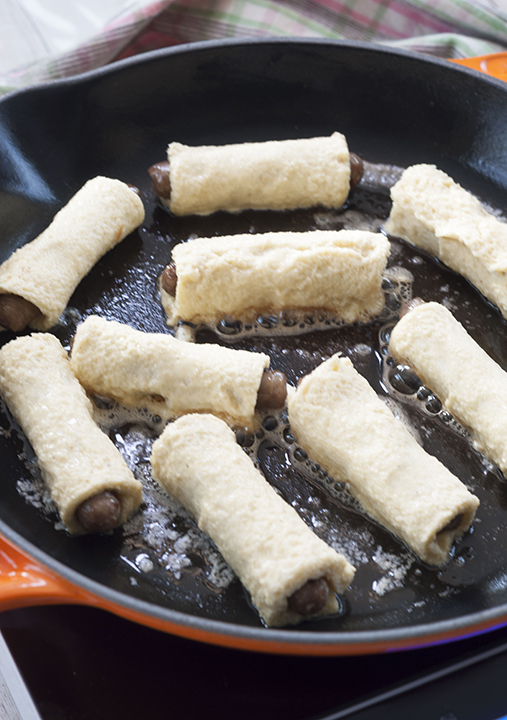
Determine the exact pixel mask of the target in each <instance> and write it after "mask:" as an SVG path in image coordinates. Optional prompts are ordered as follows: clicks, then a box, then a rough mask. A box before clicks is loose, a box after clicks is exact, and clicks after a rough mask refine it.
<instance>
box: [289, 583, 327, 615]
mask: <svg viewBox="0 0 507 720" xmlns="http://www.w3.org/2000/svg"><path fill="white" fill-rule="evenodd" d="M328 597H329V585H328V584H327V581H326V579H325V578H318V579H317V580H308V581H307V582H306V583H305V584H304V585H303V586H302V587H300V588H299V590H296V592H294V593H292V595H291V596H290V597H289V598H288V600H287V604H288V607H289V610H292V611H293V612H296V613H298V614H299V615H303V617H308V616H309V615H317V614H318V613H320V612H322V610H323V609H324V608H325V606H326V603H327V599H328Z"/></svg>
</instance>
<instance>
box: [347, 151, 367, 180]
mask: <svg viewBox="0 0 507 720" xmlns="http://www.w3.org/2000/svg"><path fill="white" fill-rule="evenodd" d="M363 172H364V165H363V161H362V160H361V158H360V157H359V155H356V154H355V153H350V187H355V186H356V185H357V184H358V183H359V182H360V180H361V178H362V177H363Z"/></svg>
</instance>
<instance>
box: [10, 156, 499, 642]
mask: <svg viewBox="0 0 507 720" xmlns="http://www.w3.org/2000/svg"><path fill="white" fill-rule="evenodd" d="M398 175H399V171H398V170H397V169H396V168H390V167H385V166H373V165H368V164H366V172H365V175H364V178H363V180H362V182H361V184H360V185H359V186H358V187H356V188H354V189H353V190H352V191H351V195H350V197H349V201H348V203H347V205H346V206H345V208H343V209H342V210H339V211H335V210H333V211H326V210H321V209H319V210H315V209H313V210H305V211H290V212H279V213H277V212H259V211H258V212H244V213H241V214H239V215H228V214H225V213H218V214H216V215H212V216H209V217H187V218H176V217H173V216H171V215H170V214H169V213H168V212H167V211H166V210H165V209H163V208H162V207H161V206H160V205H159V204H158V202H157V201H156V199H155V197H154V195H153V193H152V192H151V190H150V188H149V186H148V185H147V186H146V188H144V189H143V201H144V202H145V205H146V207H147V218H146V221H145V223H144V225H143V227H142V228H141V229H140V230H139V231H138V232H137V233H135V234H134V235H132V236H130V237H129V238H128V239H127V240H125V241H124V242H123V243H122V245H121V246H120V247H119V248H117V249H115V250H113V251H112V252H111V253H109V255H107V256H106V257H105V258H103V259H102V260H101V261H100V262H99V264H98V265H97V266H96V267H95V268H94V270H93V271H92V273H90V275H89V276H88V277H87V278H86V279H85V280H84V281H83V283H82V284H81V285H80V286H79V288H78V289H77V291H76V293H75V295H74V297H73V298H72V300H71V305H70V306H69V308H68V309H67V311H66V313H65V315H64V317H63V320H62V322H61V323H60V324H59V325H58V326H56V328H54V332H55V334H56V335H57V336H58V337H59V339H60V340H61V341H62V343H63V345H64V346H65V347H66V348H67V349H68V348H69V347H70V342H71V338H72V335H73V333H74V331H75V328H76V326H77V324H78V323H79V322H81V321H82V320H83V319H84V318H85V317H86V316H88V315H90V314H98V315H102V316H104V317H107V318H112V319H117V320H120V321H123V322H128V323H130V324H132V325H134V326H135V327H137V328H139V329H142V330H147V331H160V332H167V331H168V329H167V327H166V324H165V316H164V313H163V311H162V308H161V305H160V301H159V296H158V276H159V274H160V272H161V271H162V269H163V268H164V266H165V265H166V264H167V262H168V261H169V257H170V248H171V247H172V245H174V244H175V243H177V242H180V241H184V240H186V239H188V238H189V237H195V236H210V235H213V234H217V235H225V234H236V233H241V232H266V231H269V230H280V231H282V230H293V231H304V230H311V229H340V228H342V227H345V228H347V229H367V230H373V231H376V230H378V229H380V228H381V227H382V225H383V222H384V221H385V219H386V218H387V216H388V214H389V208H390V200H389V190H388V188H389V186H390V184H392V183H393V182H394V181H395V180H396V179H397V177H398ZM391 240H392V251H391V257H390V261H389V269H388V271H387V273H386V276H385V280H384V290H385V294H386V309H385V310H384V312H383V314H382V316H381V317H380V318H378V319H377V320H375V321H374V322H371V323H369V324H367V325H356V326H338V325H337V324H333V323H332V322H330V321H329V319H326V320H323V321H321V320H320V319H319V317H318V316H315V315H314V316H311V317H306V316H301V317H299V318H298V320H297V323H295V321H294V322H290V323H286V325H285V326H283V327H281V325H280V319H279V318H273V317H263V318H259V320H258V322H257V323H256V324H255V325H252V326H249V327H246V328H245V327H241V326H238V325H237V324H234V323H233V324H228V323H226V322H224V323H221V324H219V326H218V327H217V328H216V329H215V332H211V331H210V330H206V329H199V330H198V331H197V334H196V341H197V342H204V341H206V342H219V343H221V344H224V345H230V346H232V347H235V348H243V349H248V350H254V351H261V352H265V353H267V354H269V355H270V357H271V367H272V368H274V369H280V370H283V371H284V372H285V373H286V375H287V378H288V381H289V383H290V384H292V385H295V384H296V383H297V381H298V379H299V378H300V377H302V376H303V375H305V374H307V373H309V372H310V371H311V370H313V369H314V368H315V367H316V366H317V365H319V364H320V363H321V362H322V361H324V360H325V359H327V358H328V357H329V356H330V355H332V354H334V353H336V352H338V351H339V352H341V353H342V354H343V355H344V356H348V357H350V359H351V360H352V362H353V364H354V366H355V367H356V368H357V369H358V370H359V371H360V372H361V373H362V374H363V375H365V376H366V377H367V378H368V380H369V381H370V383H371V384H372V385H373V387H374V388H375V389H376V390H377V392H378V393H379V394H380V395H382V396H383V397H385V400H386V402H387V403H388V404H389V406H390V407H391V409H393V410H395V412H396V414H397V415H398V416H399V417H400V418H402V419H403V420H404V421H405V422H406V423H407V424H408V426H409V427H410V428H411V429H412V430H413V431H414V433H415V434H416V436H417V437H418V438H419V440H420V442H421V443H422V444H423V445H424V447H425V448H426V449H427V450H428V451H429V452H430V453H432V454H435V455H437V457H438V458H439V459H440V460H441V461H442V462H444V464H445V465H446V466H447V467H448V468H449V469H450V470H451V471H452V472H453V473H454V474H456V475H457V476H458V477H459V478H460V479H461V480H463V482H465V484H466V485H467V486H468V487H469V488H470V490H471V491H472V492H474V493H475V494H476V495H477V496H478V497H479V499H480V501H481V505H480V508H479V510H478V513H477V517H476V520H475V522H474V524H473V527H472V529H471V531H470V532H469V533H467V534H466V535H465V536H464V537H463V538H462V539H461V540H460V541H459V542H458V543H457V544H456V545H455V547H454V549H453V552H452V555H451V557H450V560H449V562H448V563H447V564H446V565H445V566H444V567H442V568H430V567H429V566H426V565H424V564H423V563H422V562H421V561H419V560H418V559H417V558H416V557H415V556H414V555H413V554H412V553H411V552H410V551H409V550H408V549H407V548H406V547H405V546H404V545H403V544H402V543H401V542H400V541H398V540H397V539H396V538H395V537H393V536H392V535H390V534H389V533H388V532H387V531H386V530H384V529H383V528H382V527H380V526H379V525H378V524H376V523H375V522H374V521H372V520H371V519H369V518H368V517H366V516H365V515H364V513H362V512H361V509H360V508H359V507H358V506H357V504H356V503H355V502H354V501H353V500H352V499H351V498H350V496H349V495H348V493H347V492H346V490H345V488H344V487H343V486H342V485H340V483H338V482H336V481H335V480H334V479H332V478H330V477H328V476H327V474H326V473H325V471H324V470H322V468H320V467H318V466H317V465H315V464H314V463H312V462H311V460H310V459H309V458H308V456H307V454H306V453H305V451H303V450H302V449H301V448H299V447H297V445H296V443H295V442H294V438H293V437H292V435H291V431H290V426H289V425H288V422H287V415H286V412H285V411H282V412H280V413H278V414H276V415H265V416H264V418H263V423H262V428H261V429H260V430H259V431H258V432H257V433H256V434H255V435H253V434H251V433H248V432H245V431H243V430H241V429H238V431H237V440H238V443H240V444H241V445H242V446H243V447H244V449H245V451H246V452H247V453H248V454H250V455H251V456H252V458H253V459H254V461H255V462H256V463H257V464H258V466H259V467H260V468H261V469H262V470H263V472H264V473H265V475H266V477H267V478H268V480H269V481H270V482H271V483H272V484H273V486H274V487H275V488H276V489H277V491H278V492H279V493H280V494H281V495H282V496H283V497H284V498H285V500H287V502H289V503H290V504H291V505H292V506H293V507H295V508H296V510H297V511H298V512H299V513H300V515H301V516H302V517H303V519H304V520H305V521H306V522H307V523H308V524H309V525H310V526H311V527H312V529H313V530H314V531H315V532H316V533H317V535H319V536H320V537H321V538H323V539H324V540H325V541H326V542H328V543H329V544H330V545H331V546H333V547H334V548H335V549H336V550H338V551H339V552H343V553H344V554H345V556H346V557H347V558H348V559H349V560H350V562H352V564H353V565H354V566H355V567H356V568H357V572H356V577H355V579H354V581H353V583H352V585H351V587H350V589H349V590H348V591H347V592H346V593H345V595H344V597H343V598H342V600H343V602H342V606H341V610H340V613H339V615H337V616H335V617H333V618H326V619H319V620H314V621H308V622H307V623H304V624H303V625H302V626H300V628H299V629H305V628H308V629H309V630H318V631H340V630H343V631H358V630H371V629H372V628H373V627H374V628H375V629H377V628H378V629H380V628H391V627H394V626H410V625H417V624H420V623H423V622H427V621H428V617H431V619H432V620H435V621H437V620H446V619H449V618H453V617H455V616H456V608H459V607H460V606H464V607H466V609H467V612H473V611H474V610H481V609H483V608H484V606H488V598H492V599H493V598H494V595H495V592H496V589H497V588H499V587H502V586H503V583H504V582H505V578H506V577H507V576H506V574H505V569H504V568H506V567H507V549H506V548H504V546H503V542H502V536H503V533H504V530H505V527H506V526H507V486H506V483H505V480H504V479H503V477H502V476H501V475H500V473H499V472H498V471H497V470H496V468H495V467H493V466H492V465H491V464H490V463H488V462H487V461H486V460H485V459H484V458H483V457H482V456H480V455H479V454H478V453H477V452H476V451H475V450H473V449H472V447H471V445H470V442H469V440H468V436H467V433H466V431H464V430H463V429H462V428H460V427H459V426H458V425H457V424H456V423H455V422H454V421H453V420H452V418H451V417H450V416H449V415H448V414H447V413H446V412H445V411H443V410H442V408H441V406H440V403H439V401H438V399H437V398H435V397H434V396H432V395H431V393H430V392H429V391H428V390H426V388H424V387H423V386H421V385H420V383H419V382H418V380H417V378H416V377H415V376H414V375H413V374H412V373H410V372H408V371H407V370H406V369H405V368H401V367H398V366H396V363H395V362H394V360H393V359H392V358H391V357H390V356H389V354H388V349H387V346H388V339H389V332H390V328H391V327H392V325H393V324H394V322H395V321H396V319H397V317H398V314H399V311H400V309H401V308H402V307H403V304H404V303H405V302H406V301H407V300H409V299H410V298H411V297H412V296H419V297H422V298H423V299H424V300H436V301H437V302H442V303H444V304H445V305H446V306H447V307H449V308H450V309H451V310H452V311H453V313H454V314H455V315H456V317H457V318H458V319H459V320H460V322H462V323H463V324H464V325H465V327H466V328H467V330H468V331H469V332H470V333H471V334H472V335H473V336H474V337H475V338H476V340H478V342H479V343H480V344H481V345H482V346H483V347H484V348H485V349H486V351H487V352H488V353H489V354H491V355H492V356H493V358H494V359H495V360H496V361H497V362H499V363H500V364H501V365H502V366H503V367H504V368H505V367H507V344H506V342H505V341H503V340H502V338H503V336H504V334H505V323H504V321H503V320H502V319H501V316H500V313H499V312H498V311H497V310H496V309H495V308H493V307H492V306H491V305H490V304H489V303H487V302H486V301H485V300H484V299H483V298H482V297H481V296H480V295H479V293H478V292H477V291H475V290H474V289H473V288H472V287H471V286H470V285H469V284H468V283H467V282H466V281H464V280H463V279H462V278H461V277H459V276H458V275H456V274H455V273H453V272H451V271H449V270H447V269H446V268H445V267H444V266H443V265H441V264H440V263H438V262H437V261H434V260H433V259H432V258H430V257H427V256H426V255H425V254H424V253H423V252H421V251H420V250H417V249H415V248H410V247H408V246H407V245H406V244H405V243H403V242H402V241H397V240H396V239H393V238H392V239H391ZM273 328H275V332H276V334H274V331H273ZM280 331H281V332H280ZM95 404H96V414H97V420H98V422H99V423H100V425H101V426H102V428H103V429H104V430H105V431H106V432H107V433H108V434H109V436H110V437H111V439H112V440H113V441H114V442H115V444H116V445H117V447H118V448H119V450H120V451H121V452H122V454H123V455H124V457H125V458H126V460H127V462H128V464H129V466H130V467H131V469H132V470H133V471H134V473H135V474H136V476H137V477H138V478H139V479H140V480H142V482H143V484H144V488H145V490H144V493H145V496H144V503H143V506H142V508H141V510H140V512H138V513H137V514H136V515H135V516H134V517H133V518H131V519H130V520H129V521H128V522H127V523H126V525H125V526H124V527H123V528H122V529H119V530H117V531H115V532H114V533H113V534H112V535H108V536H100V537H94V536H84V537H78V538H69V537H68V535H67V533H66V531H65V529H64V528H63V525H62V524H61V523H60V521H59V520H58V516H57V514H56V510H55V508H54V506H53V503H52V501H51V499H50V497H49V495H48V493H47V491H46V490H45V488H44V486H43V483H42V481H41V479H40V476H39V474H38V470H37V466H36V462H35V460H34V458H33V453H32V452H31V450H30V448H29V447H27V446H26V442H25V441H24V440H23V436H22V434H21V433H20V432H19V431H18V432H15V433H14V434H13V433H12V432H11V420H10V419H9V418H8V414H7V413H6V412H5V410H4V415H3V420H2V428H3V430H2V433H1V437H0V440H1V441H2V443H10V444H12V440H13V438H14V440H15V447H16V450H17V451H18V452H19V451H21V453H22V454H24V457H25V463H24V466H25V469H24V472H23V473H22V476H21V477H20V478H18V479H17V483H16V491H17V492H18V493H19V494H20V495H21V496H22V497H23V498H24V502H25V504H26V508H27V509H26V512H27V513H33V515H34V518H35V520H34V521H35V522H36V523H38V524H39V525H41V523H43V524H44V525H45V526H46V529H45V530H44V534H48V532H49V534H50V535H51V536H52V537H51V539H50V540H49V541H47V543H46V544H49V545H51V544H55V543H56V544H58V543H59V544H60V545H61V546H62V547H64V548H67V549H69V548H71V549H70V552H71V553H73V554H74V555H75V557H74V563H75V567H76V569H77V570H78V571H79V570H84V571H85V572H86V574H88V575H90V574H91V575H92V576H93V578H94V579H96V580H98V581H99V582H103V583H105V584H107V585H112V586H113V587H115V588H116V589H120V590H123V591H124V592H127V593H128V594H130V595H133V596H134V597H138V598H140V599H143V600H149V601H151V602H155V603H157V604H160V605H162V606H166V607H169V608H171V609H174V610H178V611H181V612H186V613H191V614H192V615H196V616H201V617H204V618H209V619H215V620H225V621H228V622H234V623H240V624H242V625H250V626H254V627H255V626H258V625H259V624H260V620H259V618H258V615H257V613H256V611H255V610H254V609H253V608H252V607H251V604H250V601H249V598H248V597H247V595H246V593H245V591H244V590H243V588H242V586H241V584H240V583H239V581H238V580H237V578H235V576H234V574H233V573H232V571H231V570H230V568H229V567H228V566H227V565H226V563H225V562H224V560H223V559H222V558H221V556H220V555H219V553H218V551H217V550H216V548H215V547H214V546H213V544H212V543H211V542H210V540H209V539H208V538H207V537H205V536H204V535H203V534H202V533H201V532H200V531H199V530H198V529H197V528H196V526H195V524H194V522H193V521H192V519H191V518H190V517H189V515H188V513H186V511H185V510H184V509H183V508H182V507H181V506H180V505H179V504H178V503H176V502H175V501H174V500H172V499H171V498H169V497H168V496H167V495H166V494H165V493H164V492H163V491H162V490H161V489H160V487H159V486H158V485H157V484H156V483H155V482H154V481H153V480H152V478H151V473H150V465H149V456H150V451H151V445H152V443H153V441H154V439H155V438H156V437H157V435H158V434H159V432H160V431H161V429H162V424H161V420H160V418H158V417H157V416H151V415H150V414H148V413H147V412H146V411H143V410H142V409H141V410H139V411H136V412H133V411H129V410H126V409H125V408H121V407H118V406H117V405H115V404H114V403H112V402H110V401H108V400H107V399H104V398H96V399H95ZM47 528H49V531H48V530H47ZM71 546H72V547H71ZM60 552H65V550H63V551H62V550H60ZM111 568H112V569H111Z"/></svg>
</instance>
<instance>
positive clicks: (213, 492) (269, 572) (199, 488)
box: [151, 415, 354, 626]
mask: <svg viewBox="0 0 507 720" xmlns="http://www.w3.org/2000/svg"><path fill="white" fill-rule="evenodd" d="M151 462H152V465H153V470H154V475H155V478H156V479H157V480H158V481H159V482H160V483H161V485H162V486H163V487H164V488H165V489H166V490H167V491H168V492H169V493H171V494H172V495H174V496H175V497H176V498H177V499H178V500H179V501H180V502H181V503H182V504H183V505H184V506H185V507H186V508H187V509H188V510H189V511H190V512H191V513H193V515H194V517H195V519H196V521H197V524H198V525H199V527H200V528H201V530H203V532H205V533H207V534H208V535H209V536H210V537H211V539H212V540H213V542H214V543H215V544H216V546H217V547H218V549H219V550H220V552H221V553H222V555H223V556H224V558H225V559H226V561H227V562H228V563H229V565H230V566H231V567H232V569H233V570H234V571H235V573H236V574H237V575H238V577H239V578H240V580H241V582H242V583H243V585H244V586H245V587H246V588H247V590H248V591H249V593H250V595H251V597H252V601H253V603H254V605H255V606H256V608H257V610H258V611H259V614H260V615H261V617H262V618H263V620H264V622H265V623H266V624H267V625H271V626H281V625H287V624H294V623H297V622H299V621H301V620H302V619H304V618H303V617H302V615H301V614H299V613H298V612H295V611H293V610H291V609H290V607H289V605H290V600H289V598H290V597H291V596H293V594H294V593H295V592H297V591H298V590H299V589H300V588H301V587H302V586H304V585H305V584H306V583H307V582H308V581H309V580H318V579H321V578H323V579H324V581H325V584H326V585H327V588H326V590H328V591H329V592H328V593H326V602H325V605H324V607H323V608H322V609H321V610H320V612H319V613H318V614H323V615H327V614H329V613H336V612H337V611H338V608H339V606H338V601H337V598H336V597H335V593H342V592H343V591H344V590H345V589H346V588H347V587H348V585H349V584H350V583H351V581H352V579H353V576H354V568H353V567H352V565H350V563H349V562H348V561H347V560H346V559H345V558H344V557H343V555H339V554H338V553H337V552H335V550H333V549H332V548H331V547H329V546H328V545H327V544H326V543H325V542H323V541H322V540H320V539H319V538H318V537H317V536H316V535H315V534H314V532H313V531H312V530H310V528H309V527H308V526H307V525H306V524H305V522H304V521H303V520H302V519H301V518H300V517H299V515H298V514H297V513H296V511H295V510H294V508H292V507H291V506H290V505H288V504H287V503H286V502H285V501H284V500H283V499H282V498H281V497H280V496H279V495H278V494H277V493H276V492H275V491H274V489H273V488H272V487H271V485H270V484H269V483H268V482H267V480H266V479H265V478H264V476H263V475H262V473H261V472H260V471H259V470H257V469H256V468H255V466H254V465H253V463H252V461H251V460H250V458H249V457H248V456H247V455H246V454H245V452H244V451H243V450H242V449H241V448H240V447H239V445H238V444H237V443H236V439H235V436H234V433H233V432H232V431H231V430H230V429H229V428H228V427H227V425H225V423H224V422H223V421H221V420H219V419H218V418H215V417H213V416H211V415H187V416H185V417H183V418H180V419H179V420H176V421H175V422H174V423H171V424H169V425H168V426H167V427H166V429H165V430H164V432H163V434H162V435H161V436H160V438H159V439H158V440H156V442H155V443H154V445H153V452H152V456H151ZM309 616H311V615H309Z"/></svg>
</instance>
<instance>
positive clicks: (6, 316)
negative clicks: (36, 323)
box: [0, 295, 41, 332]
mask: <svg viewBox="0 0 507 720" xmlns="http://www.w3.org/2000/svg"><path fill="white" fill-rule="evenodd" d="M38 315H41V311H40V310H39V308H38V307H37V306H36V305H34V304H33V303H31V302H29V301H28V300H25V298H23V297H20V296H19V295H0V325H1V326H2V327H4V328H7V329H8V330H12V331H13V332H21V330H24V329H25V328H26V326H27V325H28V323H29V322H31V321H32V320H34V319H35V318H36V317H37V316H38Z"/></svg>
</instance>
